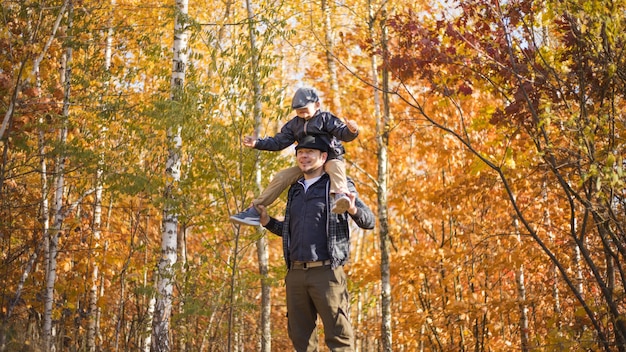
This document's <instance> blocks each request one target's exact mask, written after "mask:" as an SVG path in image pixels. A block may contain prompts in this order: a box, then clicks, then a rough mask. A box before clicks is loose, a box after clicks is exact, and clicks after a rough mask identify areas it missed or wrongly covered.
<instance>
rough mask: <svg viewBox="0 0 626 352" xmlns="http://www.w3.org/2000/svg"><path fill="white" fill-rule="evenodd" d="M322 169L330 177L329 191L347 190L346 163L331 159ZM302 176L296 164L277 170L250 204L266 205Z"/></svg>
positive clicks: (341, 191) (340, 191)
mask: <svg viewBox="0 0 626 352" xmlns="http://www.w3.org/2000/svg"><path fill="white" fill-rule="evenodd" d="M324 171H326V173H327V174H328V176H329V177H330V193H331V194H337V193H345V192H347V191H348V184H347V181H346V163H345V162H344V161H343V160H338V159H332V160H328V161H326V163H325V164H324ZM300 177H302V171H301V170H300V168H299V167H298V166H292V167H290V168H287V169H283V170H281V171H279V172H278V173H277V174H276V175H275V176H274V177H273V178H272V180H271V181H270V183H269V185H267V187H266V188H265V189H264V190H263V192H261V194H260V195H259V196H258V197H257V198H256V199H254V200H253V201H252V204H254V205H255V206H256V205H264V206H268V205H270V204H272V203H274V201H275V200H276V198H278V197H280V194H281V193H283V191H284V190H286V189H287V187H289V186H291V185H292V184H293V183H294V182H296V181H298V179H299V178H300Z"/></svg>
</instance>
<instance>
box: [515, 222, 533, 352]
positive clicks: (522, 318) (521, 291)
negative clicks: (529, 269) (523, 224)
mask: <svg viewBox="0 0 626 352" xmlns="http://www.w3.org/2000/svg"><path fill="white" fill-rule="evenodd" d="M513 225H514V226H513V227H514V228H515V236H516V237H517V242H519V244H520V246H519V248H524V246H523V245H522V235H521V233H520V229H519V221H518V220H517V217H515V216H513ZM515 282H516V283H517V300H518V301H519V331H520V350H521V351H522V352H528V351H529V349H530V345H529V337H528V306H527V305H526V283H525V282H524V264H519V267H517V268H515Z"/></svg>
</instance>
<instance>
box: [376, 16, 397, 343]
mask: <svg viewBox="0 0 626 352" xmlns="http://www.w3.org/2000/svg"><path fill="white" fill-rule="evenodd" d="M385 12H386V11H384V10H383V17H382V18H381V45H382V51H383V67H382V76H383V77H382V88H383V114H382V116H381V119H377V120H376V140H377V144H378V177H377V178H378V189H377V194H378V219H379V226H380V229H379V231H380V252H381V253H380V275H381V291H380V295H381V339H382V350H383V351H384V352H391V351H392V350H393V342H392V341H393V339H392V329H391V277H390V263H389V247H390V238H389V223H388V220H389V219H388V215H387V207H388V204H387V179H388V157H387V154H388V150H387V148H388V144H389V123H390V120H391V113H390V109H389V93H388V92H389V71H388V69H387V54H386V52H387V25H386V13H385Z"/></svg>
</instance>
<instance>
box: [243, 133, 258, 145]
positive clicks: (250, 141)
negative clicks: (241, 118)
mask: <svg viewBox="0 0 626 352" xmlns="http://www.w3.org/2000/svg"><path fill="white" fill-rule="evenodd" d="M256 139H257V138H256V137H254V136H245V137H243V145H244V147H248V148H254V145H255V144H256Z"/></svg>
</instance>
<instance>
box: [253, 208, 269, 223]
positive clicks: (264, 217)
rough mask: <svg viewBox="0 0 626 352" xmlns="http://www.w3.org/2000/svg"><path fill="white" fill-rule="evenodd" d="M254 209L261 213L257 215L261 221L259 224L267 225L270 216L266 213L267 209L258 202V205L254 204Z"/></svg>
mask: <svg viewBox="0 0 626 352" xmlns="http://www.w3.org/2000/svg"><path fill="white" fill-rule="evenodd" d="M256 210H257V211H258V212H259V214H260V215H261V216H260V217H259V222H260V223H261V226H265V225H267V223H268V222H270V216H269V215H267V210H266V209H265V206H263V205H260V204H259V205H258V206H256Z"/></svg>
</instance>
